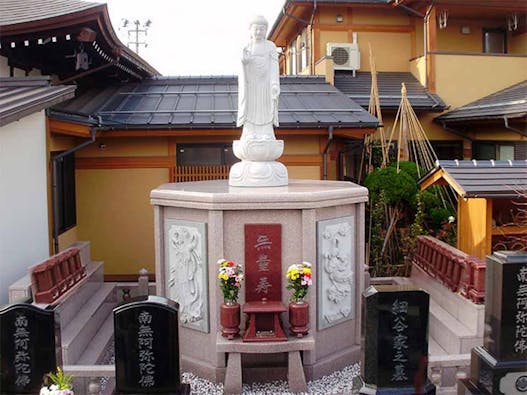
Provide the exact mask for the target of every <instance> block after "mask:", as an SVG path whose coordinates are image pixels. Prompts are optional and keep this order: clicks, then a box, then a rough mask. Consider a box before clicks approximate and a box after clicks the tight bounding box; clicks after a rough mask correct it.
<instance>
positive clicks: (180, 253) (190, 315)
mask: <svg viewBox="0 0 527 395" xmlns="http://www.w3.org/2000/svg"><path fill="white" fill-rule="evenodd" d="M172 222H173V223H172V224H167V229H168V231H167V233H166V234H167V252H168V254H167V257H168V262H167V271H166V289H167V297H169V298H170V299H173V300H175V301H176V302H178V303H179V319H180V322H181V324H183V325H184V326H188V327H191V328H194V329H197V330H200V331H202V332H208V296H207V262H206V252H205V251H206V249H205V246H206V238H205V224H202V223H191V222H189V221H172ZM174 222H176V223H178V224H176V223H174Z"/></svg>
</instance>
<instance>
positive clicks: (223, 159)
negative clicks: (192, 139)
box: [176, 144, 238, 166]
mask: <svg viewBox="0 0 527 395" xmlns="http://www.w3.org/2000/svg"><path fill="white" fill-rule="evenodd" d="M237 161H238V159H237V158H236V157H235V156H234V154H233V153H232V145H231V144H178V145H177V160H176V163H177V165H178V166H200V165H228V166H230V165H232V164H234V163H236V162H237Z"/></svg>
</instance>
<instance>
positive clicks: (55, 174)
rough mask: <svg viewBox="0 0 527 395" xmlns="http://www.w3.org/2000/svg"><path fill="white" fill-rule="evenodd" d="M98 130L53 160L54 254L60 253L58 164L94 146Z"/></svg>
mask: <svg viewBox="0 0 527 395" xmlns="http://www.w3.org/2000/svg"><path fill="white" fill-rule="evenodd" d="M96 131H97V128H95V127H90V139H89V140H88V141H84V142H83V143H81V144H79V145H77V146H76V147H73V148H70V149H69V150H67V151H64V152H62V153H60V154H58V155H57V156H55V157H53V158H51V169H52V170H51V188H52V194H51V202H52V207H53V252H54V253H55V254H57V253H58V252H59V229H58V224H59V207H58V206H59V201H58V199H57V196H58V185H57V180H58V163H59V162H61V161H62V160H63V158H64V157H65V156H66V155H69V154H71V153H73V152H76V151H78V150H80V149H82V148H84V147H86V146H87V145H90V144H92V143H93V142H95V134H96Z"/></svg>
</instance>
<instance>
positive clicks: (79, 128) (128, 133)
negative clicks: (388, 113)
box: [49, 119, 375, 139]
mask: <svg viewBox="0 0 527 395" xmlns="http://www.w3.org/2000/svg"><path fill="white" fill-rule="evenodd" d="M91 127H95V128H96V129H100V130H99V131H98V132H97V134H98V135H103V136H104V137H105V138H120V137H167V136H173V137H188V136H202V137H211V136H229V137H238V136H240V135H241V129H239V128H225V129H199V128H190V127H189V128H188V129H181V128H179V129H112V130H105V129H104V128H97V126H90V125H81V124H77V123H73V122H66V121H59V120H56V119H49V129H50V132H51V133H52V134H58V135H67V136H75V137H86V138H89V137H90V128H91ZM374 132H375V129H373V128H357V129H353V128H336V129H334V131H333V135H334V136H336V137H347V138H355V139H362V138H363V137H364V136H365V135H366V134H370V133H374ZM275 133H276V135H277V136H278V137H279V136H299V135H300V136H327V135H328V131H327V129H324V128H294V129H276V131H275Z"/></svg>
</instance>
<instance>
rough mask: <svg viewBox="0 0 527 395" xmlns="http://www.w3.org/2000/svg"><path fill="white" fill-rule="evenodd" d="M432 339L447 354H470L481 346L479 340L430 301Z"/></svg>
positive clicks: (430, 333) (435, 303) (473, 333)
mask: <svg viewBox="0 0 527 395" xmlns="http://www.w3.org/2000/svg"><path fill="white" fill-rule="evenodd" d="M429 338H432V339H433V340H434V341H435V342H436V343H437V344H438V345H439V346H440V347H441V348H442V349H443V350H444V351H446V352H447V353H448V354H466V353H470V350H471V349H472V347H476V346H478V345H480V344H481V338H478V337H477V336H476V333H475V332H474V331H471V330H470V329H468V328H467V327H466V326H465V325H463V324H462V323H461V322H459V321H458V320H457V319H456V318H455V317H454V316H452V315H451V314H449V313H448V312H447V311H446V310H445V309H443V308H442V307H441V306H440V305H439V304H438V303H437V302H435V301H434V300H433V299H430V331H429Z"/></svg>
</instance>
